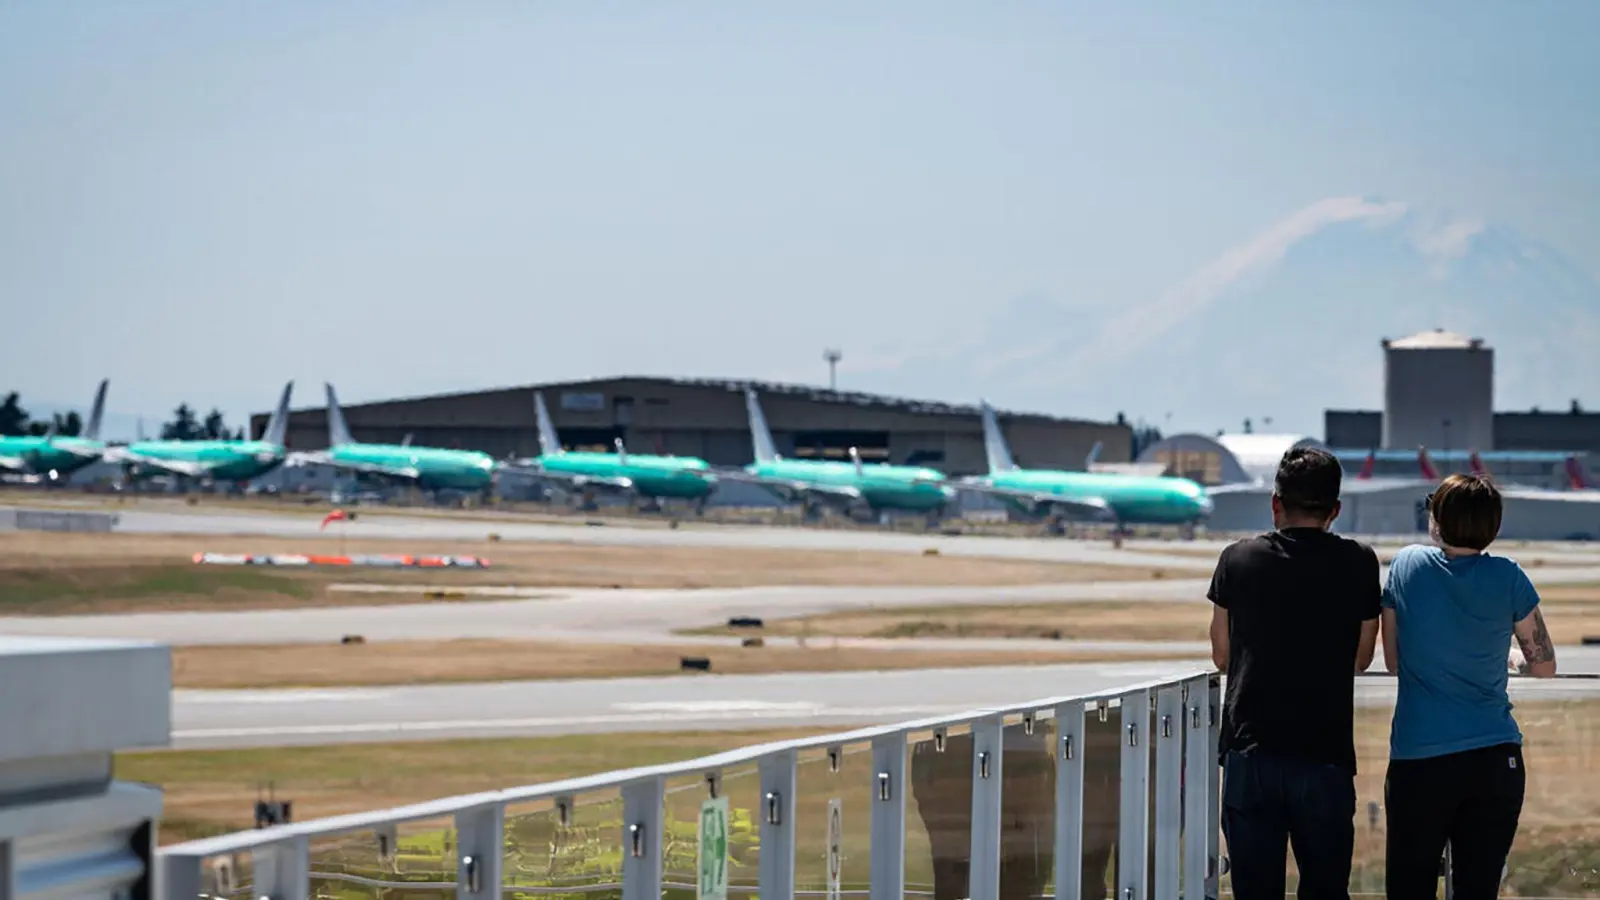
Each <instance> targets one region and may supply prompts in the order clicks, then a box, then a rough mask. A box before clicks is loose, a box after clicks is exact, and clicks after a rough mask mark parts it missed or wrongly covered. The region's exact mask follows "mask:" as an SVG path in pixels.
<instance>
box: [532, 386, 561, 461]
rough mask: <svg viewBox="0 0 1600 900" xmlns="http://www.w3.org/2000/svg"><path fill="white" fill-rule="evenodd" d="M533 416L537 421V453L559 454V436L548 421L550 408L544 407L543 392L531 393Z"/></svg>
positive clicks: (553, 424) (553, 425)
mask: <svg viewBox="0 0 1600 900" xmlns="http://www.w3.org/2000/svg"><path fill="white" fill-rule="evenodd" d="M533 414H534V416H535V418H537V419H538V421H539V452H540V453H541V454H543V455H544V456H559V455H560V454H561V436H560V435H559V434H557V433H556V425H555V423H554V422H552V421H550V408H549V407H547V406H545V405H544V392H543V391H534V392H533Z"/></svg>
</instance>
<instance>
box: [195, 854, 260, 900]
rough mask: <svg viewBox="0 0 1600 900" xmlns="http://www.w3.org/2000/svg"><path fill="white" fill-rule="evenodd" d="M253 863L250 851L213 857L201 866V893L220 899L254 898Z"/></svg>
mask: <svg viewBox="0 0 1600 900" xmlns="http://www.w3.org/2000/svg"><path fill="white" fill-rule="evenodd" d="M253 863H254V860H253V859H252V858H251V856H250V854H248V853H232V854H227V855H224V856H213V857H211V858H210V859H208V860H206V861H205V863H204V864H203V865H202V866H201V875H200V890H201V893H202V894H204V895H206V896H209V897H214V898H220V900H235V898H236V900H253V898H254V897H255V878H254V875H253V870H252V865H253Z"/></svg>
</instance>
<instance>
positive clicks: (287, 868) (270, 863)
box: [250, 837, 311, 900]
mask: <svg viewBox="0 0 1600 900" xmlns="http://www.w3.org/2000/svg"><path fill="white" fill-rule="evenodd" d="M250 867H251V872H252V873H254V876H255V890H254V892H253V893H254V894H255V896H256V897H258V898H263V897H264V898H270V900H306V898H307V897H308V896H310V894H311V842H310V841H309V840H307V839H306V838H304V837H291V838H288V839H286V840H282V841H279V842H277V843H276V844H269V845H267V846H265V847H262V848H260V849H258V850H256V851H255V852H254V853H253V854H251V863H250Z"/></svg>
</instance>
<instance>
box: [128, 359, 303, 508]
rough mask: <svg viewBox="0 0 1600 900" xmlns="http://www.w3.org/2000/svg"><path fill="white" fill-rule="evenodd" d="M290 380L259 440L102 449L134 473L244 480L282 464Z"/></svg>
mask: <svg viewBox="0 0 1600 900" xmlns="http://www.w3.org/2000/svg"><path fill="white" fill-rule="evenodd" d="M293 391H294V382H293V381H291V382H289V383H288V384H286V385H284V387H283V395H282V396H281V397H279V398H278V406H277V408H276V409H275V410H273V413H272V418H271V419H269V420H268V421H267V429H266V431H264V432H262V434H261V440H259V441H220V440H203V441H135V442H133V443H131V444H129V445H127V446H126V447H115V448H112V449H111V450H108V451H107V452H106V459H108V460H111V461H114V462H120V463H122V464H123V465H124V466H126V467H127V469H128V470H129V473H130V474H131V475H133V476H134V477H136V478H137V477H148V476H151V475H155V474H161V473H165V474H169V475H178V476H182V477H184V478H197V479H203V480H207V481H229V482H235V483H240V482H246V481H250V480H251V479H254V478H259V477H261V476H262V475H265V474H267V473H268V472H271V471H272V470H273V469H276V468H277V467H278V466H280V465H282V464H283V461H284V459H285V457H286V456H287V452H286V451H285V450H284V446H283V439H284V434H285V432H286V431H287V430H288V427H289V395H290V394H291V393H292V392H293Z"/></svg>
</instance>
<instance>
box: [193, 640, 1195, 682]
mask: <svg viewBox="0 0 1600 900" xmlns="http://www.w3.org/2000/svg"><path fill="white" fill-rule="evenodd" d="M1192 656H1193V654H1190V656H1189V657H1180V656H1176V655H1162V654H1151V653H1149V652H1144V653H1136V654H1127V653H1105V652H1084V651H1074V650H1073V649H1071V648H1070V647H1063V648H1061V649H1060V650H1049V651H1037V650H1029V651H1021V652H1019V651H1014V650H909V649H907V650H901V649H894V648H891V649H865V648H852V647H830V646H828V645H827V643H826V642H825V641H818V642H815V643H813V644H811V645H809V646H806V647H794V646H781V647H730V646H726V645H714V644H707V645H688V646H675V645H674V646H655V645H643V646H635V647H626V648H619V647H618V646H617V645H616V644H573V643H556V642H538V641H487V640H459V641H387V642H383V643H370V644H352V645H347V646H346V645H339V644H333V645H327V644H283V645H272V646H251V645H247V646H226V647H177V648H174V650H173V658H172V678H173V684H174V686H176V687H180V688H291V687H333V686H341V685H395V684H445V683H449V682H462V683H473V682H485V681H529V680H545V679H563V678H626V677H649V676H660V675H677V674H681V672H680V665H679V663H680V660H681V659H682V658H683V657H701V658H705V659H708V660H710V661H711V672H712V673H714V674H718V675H753V674H764V673H771V672H865V671H884V670H889V669H936V668H966V667H971V666H1004V665H1033V664H1038V665H1044V664H1049V663H1068V662H1115V661H1127V660H1133V659H1138V660H1148V659H1172V658H1190V657H1192Z"/></svg>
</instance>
